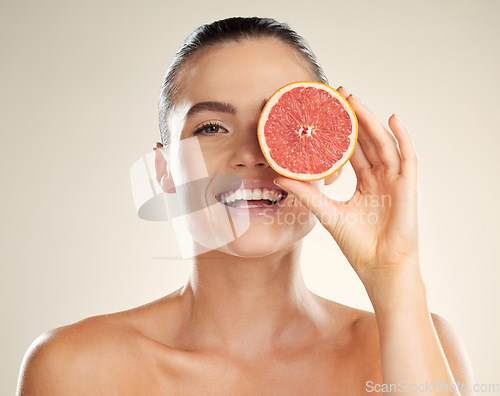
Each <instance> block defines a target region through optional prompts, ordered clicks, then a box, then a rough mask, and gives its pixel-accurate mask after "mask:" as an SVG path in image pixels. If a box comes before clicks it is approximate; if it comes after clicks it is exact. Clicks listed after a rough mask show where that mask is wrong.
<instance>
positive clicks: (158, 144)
mask: <svg viewBox="0 0 500 396" xmlns="http://www.w3.org/2000/svg"><path fill="white" fill-rule="evenodd" d="M162 147H163V145H162V144H161V143H160V142H156V143H155V145H154V146H153V150H156V149H160V148H162Z"/></svg>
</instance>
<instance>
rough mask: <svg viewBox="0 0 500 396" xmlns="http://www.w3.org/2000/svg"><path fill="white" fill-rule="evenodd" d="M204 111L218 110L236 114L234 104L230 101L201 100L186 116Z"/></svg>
mask: <svg viewBox="0 0 500 396" xmlns="http://www.w3.org/2000/svg"><path fill="white" fill-rule="evenodd" d="M202 111H217V112H220V113H229V114H232V115H236V109H235V107H234V106H233V105H231V104H229V103H222V102H213V101H210V102H200V103H196V104H195V105H193V106H192V107H191V108H190V109H189V110H188V112H187V113H186V118H188V117H191V116H193V115H195V114H198V113H201V112H202Z"/></svg>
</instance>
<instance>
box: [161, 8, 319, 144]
mask: <svg viewBox="0 0 500 396" xmlns="http://www.w3.org/2000/svg"><path fill="white" fill-rule="evenodd" d="M259 38H275V39H277V40H280V41H281V42H283V43H284V44H287V45H289V46H290V47H291V48H292V49H294V50H295V51H297V53H298V54H299V55H300V56H301V57H302V58H303V59H304V61H305V65H306V67H307V68H308V69H309V71H310V72H311V73H312V75H313V76H315V77H316V79H317V80H318V81H319V82H322V83H324V84H328V80H327V78H326V76H325V74H324V72H323V69H322V68H321V66H320V65H319V63H318V61H317V59H316V56H315V55H314V53H313V52H312V50H311V48H310V47H309V45H308V44H307V42H306V41H305V40H304V38H302V37H301V36H300V35H299V34H297V33H296V32H295V31H294V30H292V29H291V28H290V27H289V26H288V25H287V24H286V23H281V22H278V21H276V20H274V19H271V18H258V17H236V18H227V19H222V20H219V21H215V22H213V23H211V24H207V25H203V26H200V27H199V28H197V29H196V30H195V31H194V32H193V33H191V34H190V35H189V36H188V38H187V39H186V40H185V41H184V43H183V44H182V46H181V47H180V48H179V50H178V51H177V52H176V54H175V55H174V57H173V59H172V62H171V63H170V66H169V68H168V70H167V73H166V75H165V78H164V79H163V84H162V86H161V91H160V99H159V102H158V107H159V121H160V133H161V140H162V143H163V146H165V147H167V146H168V145H169V143H170V131H169V130H168V125H167V117H168V114H169V113H170V111H171V110H172V108H173V106H174V104H175V99H176V96H177V93H178V92H179V83H180V78H179V77H180V74H181V71H182V66H183V65H185V64H186V62H187V61H188V60H189V59H190V58H192V57H193V55H194V54H195V53H198V52H200V51H201V50H202V49H205V48H207V47H213V46H215V45H217V44H223V43H227V42H231V41H236V42H238V41H240V40H242V39H259Z"/></svg>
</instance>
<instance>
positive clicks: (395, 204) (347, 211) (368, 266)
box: [276, 87, 419, 287]
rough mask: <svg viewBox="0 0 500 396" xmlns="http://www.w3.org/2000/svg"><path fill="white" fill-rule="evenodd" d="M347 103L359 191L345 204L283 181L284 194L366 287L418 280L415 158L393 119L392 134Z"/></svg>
mask: <svg viewBox="0 0 500 396" xmlns="http://www.w3.org/2000/svg"><path fill="white" fill-rule="evenodd" d="M338 91H339V92H340V93H341V95H343V96H344V97H345V98H347V101H348V102H349V104H350V105H351V106H352V108H353V109H354V111H355V112H356V115H357V117H358V122H359V131H358V142H357V146H356V148H355V150H354V153H353V155H352V156H351V158H350V161H351V164H352V167H353V169H354V172H355V173H356V178H357V184H356V191H355V193H354V195H353V196H352V198H351V199H350V200H349V201H347V202H339V201H335V200H333V199H330V198H328V197H326V196H325V195H324V194H322V193H321V192H320V191H319V190H318V189H317V188H316V187H315V186H314V185H313V184H311V183H308V182H302V181H297V180H292V179H288V178H285V177H279V178H277V179H276V183H278V184H279V185H280V186H282V188H284V189H286V190H288V191H289V192H291V193H292V194H294V195H295V196H296V197H297V198H298V199H299V200H300V202H301V203H302V204H304V205H305V206H307V207H308V208H309V209H310V210H311V211H312V213H314V215H316V217H317V218H318V219H319V220H320V222H321V223H322V224H323V226H324V227H325V228H326V229H327V230H328V231H329V232H330V234H331V235H332V236H333V238H334V239H335V241H336V242H337V244H338V245H339V247H340V249H341V250H342V252H343V253H344V255H345V256H346V258H347V259H348V260H349V263H350V264H351V265H352V267H353V268H354V270H355V271H356V273H357V274H358V276H359V277H360V278H361V281H362V282H363V283H364V284H365V287H366V286H367V285H369V284H372V283H373V282H377V281H378V280H379V279H387V277H389V278H393V277H395V276H396V277H397V276H398V275H399V274H401V273H403V272H404V273H405V274H408V273H410V274H411V275H414V274H417V275H419V267H418V182H417V156H416V153H415V150H414V147H413V143H412V140H411V137H410V135H409V133H408V131H407V130H406V129H405V127H404V126H403V124H402V123H401V121H400V120H399V119H398V118H397V117H396V116H395V115H393V116H391V117H390V118H389V127H390V129H391V131H392V132H393V133H394V136H393V135H392V134H391V133H390V132H388V131H387V130H386V129H385V128H384V126H383V125H382V124H381V123H380V121H379V120H378V119H377V118H376V117H375V115H374V114H373V113H372V112H371V111H370V110H369V109H368V108H367V107H366V106H364V105H363V104H362V103H361V102H360V101H359V99H357V98H355V97H354V96H352V95H348V93H347V92H346V90H345V89H343V88H342V87H339V89H338Z"/></svg>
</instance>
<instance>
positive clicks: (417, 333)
mask: <svg viewBox="0 0 500 396" xmlns="http://www.w3.org/2000/svg"><path fill="white" fill-rule="evenodd" d="M339 92H340V93H341V94H342V95H343V96H344V97H346V98H347V100H348V102H349V103H350V105H351V106H352V108H353V109H354V111H355V112H356V115H357V117H358V121H359V134H358V144H357V146H356V149H355V150H354V153H353V155H352V157H351V159H350V161H351V164H352V167H353V169H354V172H355V173H356V178H357V185H356V191H355V193H354V195H353V197H352V198H351V199H350V200H349V201H348V202H345V203H344V202H337V201H334V200H331V199H329V198H327V197H325V196H324V195H323V194H321V192H320V191H319V190H318V189H317V188H316V186H315V185H314V184H311V183H306V182H300V181H295V180H290V179H287V178H284V177H280V178H278V179H277V180H276V182H277V183H279V185H280V186H282V187H283V188H285V189H287V190H288V191H290V192H291V193H292V194H294V195H295V196H296V197H297V198H298V199H299V200H300V201H301V203H302V204H304V205H306V206H307V207H308V208H309V209H310V210H311V211H312V212H313V213H314V214H315V215H316V216H317V217H318V219H320V221H321V222H322V224H323V226H324V227H325V228H326V229H327V230H328V231H329V232H330V234H331V235H332V237H333V238H334V239H335V241H336V242H337V244H338V245H339V247H340V249H341V250H342V252H343V253H344V255H345V256H346V258H347V259H348V261H349V263H350V264H351V266H352V267H353V269H354V270H355V271H356V273H357V274H358V276H359V277H360V279H361V281H362V282H363V285H364V286H365V289H366V291H367V293H368V296H369V298H370V300H371V302H372V305H373V307H374V310H375V315H376V318H377V326H378V329H379V337H380V351H381V360H382V375H383V381H384V384H398V383H400V382H403V383H408V384H415V386H425V384H426V383H431V384H434V383H435V382H434V381H439V383H440V384H449V385H452V384H455V383H456V382H458V381H459V380H460V382H462V381H465V382H469V384H470V385H472V384H471V381H472V374H471V371H470V367H469V365H468V363H467V359H466V356H465V353H458V352H457V351H456V349H457V348H459V346H458V345H457V342H456V337H452V336H451V331H450V328H449V326H445V325H443V323H442V321H441V320H440V319H438V320H437V323H439V324H438V325H437V326H435V325H434V323H433V321H432V318H431V314H430V312H429V309H428V306H427V300H426V292H425V286H424V283H423V281H422V278H421V274H420V264H419V248H418V164H417V156H416V153H415V150H414V147H413V142H412V140H411V138H410V135H409V133H408V131H407V130H406V129H405V128H404V126H403V124H402V123H401V121H400V120H399V119H398V118H397V117H395V116H394V115H393V116H392V117H391V118H390V119H389V126H390V129H391V131H392V132H393V134H391V133H390V132H388V131H387V130H386V129H385V128H384V126H383V125H382V124H381V123H380V122H379V121H378V119H377V118H376V117H375V115H374V114H373V113H372V112H371V111H370V110H369V109H368V108H367V107H366V106H364V105H363V104H362V103H361V102H360V101H359V100H358V99H357V98H355V97H353V96H352V95H350V96H349V95H348V94H347V92H346V91H345V90H344V89H343V88H339ZM318 198H319V199H318ZM353 219H358V220H359V221H353ZM362 219H372V220H373V219H376V221H370V222H367V221H361V220H362ZM436 328H437V329H439V332H440V334H439V336H440V337H441V338H442V340H446V342H443V343H442V342H441V341H440V338H439V336H438V333H436ZM445 348H446V349H445ZM444 349H445V350H444ZM452 369H453V370H452ZM420 384H423V385H420ZM436 384H437V383H436ZM414 392H415V391H413V392H411V390H408V393H414ZM397 393H398V394H402V393H403V392H402V391H401V390H400V389H399V390H398V392H397ZM433 394H451V392H447V391H446V388H444V387H443V388H441V389H434V393H433ZM453 394H455V395H456V394H457V392H455V393H453Z"/></svg>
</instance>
